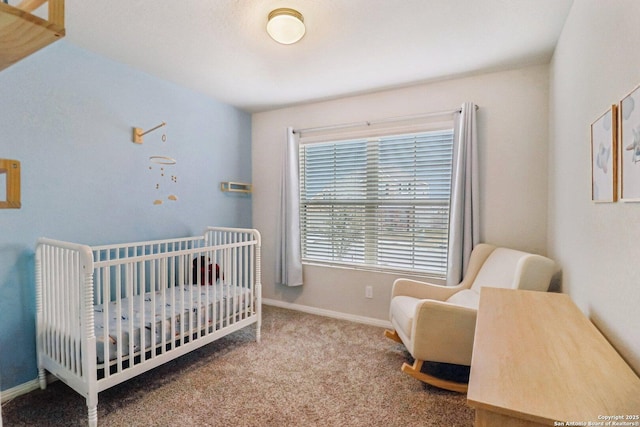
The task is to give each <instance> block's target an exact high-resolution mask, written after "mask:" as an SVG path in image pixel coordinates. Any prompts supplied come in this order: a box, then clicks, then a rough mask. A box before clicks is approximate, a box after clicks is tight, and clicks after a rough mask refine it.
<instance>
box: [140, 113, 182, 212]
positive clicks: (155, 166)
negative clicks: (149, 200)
mask: <svg viewBox="0 0 640 427" xmlns="http://www.w3.org/2000/svg"><path fill="white" fill-rule="evenodd" d="M163 126H166V123H165V122H162V123H161V124H159V125H158V126H156V127H154V128H152V129H149V130H148V131H146V132H142V129H140V128H133V142H135V143H136V144H142V143H143V138H142V137H143V136H144V135H146V134H148V133H149V132H153V131H154V130H156V129H159V128H161V127H163ZM162 142H167V135H166V134H164V133H163V134H162ZM149 162H150V163H151V164H150V165H149V171H151V172H152V173H154V174H155V175H156V176H157V180H156V183H155V190H156V198H155V200H154V201H153V204H154V205H161V204H162V203H163V202H164V200H165V199H166V200H170V201H174V202H175V201H177V200H178V197H177V196H176V195H175V194H174V193H173V192H172V191H171V187H172V186H175V185H176V184H177V183H178V177H177V176H176V175H175V174H173V173H172V169H173V166H175V164H176V163H177V161H176V159H174V158H171V157H168V156H150V157H149Z"/></svg>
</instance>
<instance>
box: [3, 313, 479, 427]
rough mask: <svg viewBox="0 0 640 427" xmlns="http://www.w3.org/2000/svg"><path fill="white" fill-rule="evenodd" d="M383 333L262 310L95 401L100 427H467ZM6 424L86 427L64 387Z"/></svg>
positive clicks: (461, 412) (461, 398) (8, 414)
mask: <svg viewBox="0 0 640 427" xmlns="http://www.w3.org/2000/svg"><path fill="white" fill-rule="evenodd" d="M405 361H407V362H412V361H411V360H410V355H409V354H408V353H407V352H406V350H405V349H404V347H403V346H402V345H400V344H397V343H395V342H393V341H391V340H389V339H387V338H384V337H383V330H382V329H381V328H377V327H373V326H367V325H361V324H358V323H351V322H347V321H341V320H335V319H330V318H326V317H320V316H314V315H310V314H305V313H300V312H296V311H291V310H285V309H280V308H275V307H269V306H265V307H264V310H263V328H262V341H261V343H259V344H258V343H256V342H255V328H254V327H253V326H251V327H249V328H245V329H244V330H241V331H238V332H236V333H234V334H232V335H229V336H227V337H225V338H223V339H221V340H218V341H216V342H214V343H212V344H210V345H208V346H205V347H203V348H201V349H199V350H196V351H194V352H192V353H190V354H187V355H185V356H183V357H181V358H179V359H177V360H174V361H172V362H169V363H167V364H165V365H163V366H161V367H158V368H156V369H154V370H152V371H150V372H147V373H145V374H143V375H141V376H138V377H136V378H134V379H132V380H130V381H127V382H125V383H123V384H120V385H118V386H116V387H113V388H111V389H109V390H106V391H104V392H102V393H100V394H99V397H98V398H99V401H98V424H99V425H101V426H127V427H129V426H278V427H282V426H367V427H373V426H385V427H387V426H471V425H473V416H474V411H473V409H471V408H469V407H468V406H467V405H466V396H465V395H463V394H457V393H453V392H448V391H443V390H439V389H437V388H433V387H431V386H428V385H424V384H422V383H420V382H419V381H417V380H415V379H413V378H411V377H409V376H407V375H406V374H403V373H402V372H400V366H401V365H402V362H405ZM2 416H3V422H4V427H12V426H86V423H87V409H86V403H85V400H84V398H82V397H81V396H80V395H79V394H77V393H76V392H75V391H73V390H72V389H70V388H69V387H67V386H66V385H65V384H63V383H62V382H61V381H56V382H54V383H53V384H50V385H49V386H48V387H47V389H46V390H44V391H42V390H36V391H34V392H31V393H29V394H27V395H24V396H20V397H18V398H16V399H13V400H12V401H10V402H7V403H5V404H4V405H3V406H2Z"/></svg>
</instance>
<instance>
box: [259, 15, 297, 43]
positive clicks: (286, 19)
mask: <svg viewBox="0 0 640 427" xmlns="http://www.w3.org/2000/svg"><path fill="white" fill-rule="evenodd" d="M267 33H269V35H270V36H271V38H272V39H274V40H275V41H277V42H278V43H282V44H293V43H295V42H297V41H298V40H300V39H301V38H302V36H304V33H305V28H304V18H303V17H302V14H301V13H300V12H298V11H297V10H293V9H289V8H280V9H275V10H273V11H271V13H270V14H269V18H268V22H267Z"/></svg>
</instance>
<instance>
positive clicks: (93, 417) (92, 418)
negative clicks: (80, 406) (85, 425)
mask: <svg viewBox="0 0 640 427" xmlns="http://www.w3.org/2000/svg"><path fill="white" fill-rule="evenodd" d="M87 407H88V408H89V411H88V412H89V427H98V406H97V405H94V406H89V405H87Z"/></svg>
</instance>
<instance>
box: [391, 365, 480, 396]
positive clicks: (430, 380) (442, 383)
mask: <svg viewBox="0 0 640 427" xmlns="http://www.w3.org/2000/svg"><path fill="white" fill-rule="evenodd" d="M423 363H424V361H422V360H417V359H416V361H415V362H413V365H409V364H408V363H403V364H402V372H404V373H405V374H407V375H411V376H412V377H413V378H415V379H417V380H419V381H422V382H423V383H427V384H430V385H432V386H434V387H438V388H442V389H445V390H450V391H455V392H457V393H466V392H467V389H468V388H469V385H468V384H465V383H459V382H456V381H451V380H445V379H442V378H438V377H434V376H433V375H429V374H426V373H424V372H422V364H423Z"/></svg>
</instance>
